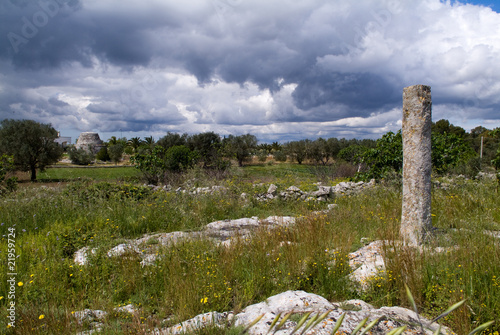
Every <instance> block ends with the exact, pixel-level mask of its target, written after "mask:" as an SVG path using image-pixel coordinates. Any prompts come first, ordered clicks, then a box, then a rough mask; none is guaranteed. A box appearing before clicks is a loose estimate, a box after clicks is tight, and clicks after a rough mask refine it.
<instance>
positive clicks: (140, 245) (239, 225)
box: [73, 216, 296, 266]
mask: <svg viewBox="0 0 500 335" xmlns="http://www.w3.org/2000/svg"><path fill="white" fill-rule="evenodd" d="M295 222H296V219H295V217H292V216H269V217H267V218H265V219H262V220H259V218H257V217H252V218H241V219H234V220H220V221H214V222H211V223H209V224H208V225H206V226H205V227H204V228H203V230H201V231H194V232H181V231H176V232H171V233H157V234H147V235H144V236H143V237H141V238H138V239H135V240H129V241H126V242H125V243H121V244H118V245H117V246H115V247H113V248H111V249H110V250H109V251H108V252H107V255H108V257H121V256H124V255H126V254H127V253H135V254H138V255H139V256H140V257H141V258H142V262H141V264H142V265H143V266H146V265H152V264H153V263H154V261H155V260H156V259H157V257H158V256H157V252H156V251H157V249H158V247H159V246H163V247H169V246H172V245H175V244H176V243H180V242H183V241H188V240H194V239H200V238H208V239H210V240H212V241H214V242H215V243H220V244H222V245H225V246H228V245H230V244H231V239H233V238H236V237H239V238H250V236H251V234H252V233H253V232H254V231H255V230H256V229H259V228H265V229H273V228H277V227H284V226H288V225H291V224H294V223H295ZM96 251H97V249H96V248H93V249H89V247H84V248H81V249H79V250H77V251H76V252H75V254H74V256H73V261H74V262H75V263H76V264H78V265H86V264H87V263H88V256H89V252H90V253H92V254H94V253H96Z"/></svg>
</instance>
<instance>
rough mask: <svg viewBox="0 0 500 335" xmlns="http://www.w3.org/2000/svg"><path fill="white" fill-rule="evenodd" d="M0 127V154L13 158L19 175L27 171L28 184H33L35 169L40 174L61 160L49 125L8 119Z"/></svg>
mask: <svg viewBox="0 0 500 335" xmlns="http://www.w3.org/2000/svg"><path fill="white" fill-rule="evenodd" d="M0 125H1V128H0V152H1V153H6V154H8V155H12V156H13V157H14V164H15V166H16V167H17V168H18V169H20V170H21V171H30V172H31V181H35V180H36V169H40V170H41V171H43V170H44V169H45V167H46V166H47V165H49V164H53V163H56V162H57V161H58V160H59V158H61V156H62V153H63V149H62V148H61V147H60V146H59V145H58V144H57V143H56V142H54V139H56V138H57V131H56V130H55V129H54V128H53V127H52V126H51V125H50V124H43V123H38V122H36V121H33V120H11V119H9V120H3V121H2V122H1V124H0Z"/></svg>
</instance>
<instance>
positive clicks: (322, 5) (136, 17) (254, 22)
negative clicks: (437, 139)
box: [0, 0, 500, 137]
mask: <svg viewBox="0 0 500 335" xmlns="http://www.w3.org/2000/svg"><path fill="white" fill-rule="evenodd" d="M498 29H500V18H499V15H498V14H497V13H494V12H492V11H491V10H489V9H487V8H484V7H475V6H464V5H461V4H459V3H454V4H450V3H445V2H440V1H439V0H426V1H421V2H414V1H395V0H381V1H370V0H360V1H358V2H356V3H352V2H346V1H340V0H338V1H326V0H306V1H300V2H298V1H292V0H280V1H267V0H266V1H264V0H256V1H252V2H250V1H242V0H190V1H184V2H180V1H159V0H158V1H157V0H148V1H142V2H138V1H115V0H105V1H100V0H8V1H7V0H6V1H1V2H0V37H2V38H1V39H0V73H1V74H2V77H0V78H1V80H0V113H1V114H0V115H1V116H2V117H3V116H4V115H10V114H12V113H17V114H16V115H22V116H24V117H25V116H29V115H32V117H33V118H37V119H40V120H49V121H51V122H53V123H59V124H60V125H63V126H67V125H69V124H71V123H72V122H73V123H75V124H74V125H73V128H75V129H82V130H86V129H83V128H89V129H106V131H113V130H116V129H129V130H130V131H145V130H151V129H163V130H172V129H185V130H186V131H192V132H195V131H200V130H201V131H207V130H215V131H218V128H219V126H221V127H223V128H224V131H226V132H228V131H230V130H231V131H235V132H238V131H239V132H242V133H246V131H242V129H244V127H250V128H248V129H250V130H252V129H253V130H254V131H255V132H256V133H260V134H262V136H264V134H270V133H275V134H285V133H287V131H290V132H291V133H293V134H295V133H296V134H300V133H301V132H302V133H304V134H309V135H312V136H326V135H324V133H322V131H323V130H321V127H315V126H314V125H313V124H310V123H305V122H316V123H322V122H337V121H339V122H340V123H339V124H332V125H331V126H330V128H328V129H329V130H328V129H327V130H325V131H327V132H328V131H329V132H330V133H329V134H331V135H332V136H333V135H334V134H333V133H332V132H339V133H341V132H344V133H349V132H354V133H355V134H359V135H360V136H368V135H367V134H372V135H373V134H378V133H380V132H384V131H387V130H389V129H391V130H395V128H397V127H399V124H398V123H397V121H398V120H399V119H400V116H399V114H398V113H397V112H395V111H396V109H397V108H400V104H401V92H402V89H403V87H404V86H409V85H412V84H417V83H422V84H429V85H431V86H432V88H433V99H434V101H433V102H434V105H435V106H436V107H437V108H436V110H437V115H440V116H443V117H449V115H460V118H461V119H464V120H465V119H468V118H473V117H471V116H470V115H472V114H473V115H474V117H476V118H486V119H491V120H498V113H497V112H496V111H497V110H498V107H499V106H500V101H499V98H498V97H499V96H500V87H498V85H497V83H498V82H499V81H500V77H499V73H500V68H499V66H498V65H496V64H497V63H498V62H496V60H497V59H498V57H499V55H500V38H499V37H498V36H497V35H495V33H494V32H496V31H498ZM487 73H492V74H491V75H489V76H487V75H486V74H487ZM485 78H486V79H487V80H485ZM457 110H458V111H459V112H456V111H457ZM453 111H455V114H453ZM64 113H66V114H67V115H63V114H64ZM469 114H470V115H469ZM51 116H54V118H51ZM344 119H345V120H344ZM366 120H369V122H368V121H366ZM301 122H303V125H304V126H303V127H300V126H299V127H297V128H296V126H295V123H297V124H298V123H301ZM76 123H78V124H76ZM278 124H283V125H286V127H285V126H283V127H281V128H280V127H278V126H277V125H278ZM231 126H235V127H237V128H233V127H231ZM238 127H239V128H238ZM304 127H307V129H304ZM342 127H344V128H345V127H348V128H349V129H350V130H345V131H341V129H342ZM367 128H368V130H366V129H367ZM371 128H373V129H371ZM375 128H376V129H375ZM245 129H246V128H245ZM287 129H289V130H287ZM221 130H222V129H221ZM266 136H267V135H266ZM270 136H271V135H269V136H268V137H270ZM283 136H285V135H283ZM293 136H295V135H293ZM304 136H307V135H304Z"/></svg>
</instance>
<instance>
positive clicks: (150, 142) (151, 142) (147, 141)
mask: <svg viewBox="0 0 500 335" xmlns="http://www.w3.org/2000/svg"><path fill="white" fill-rule="evenodd" d="M144 144H145V145H147V146H149V147H153V146H154V145H155V144H156V141H155V139H154V138H153V136H148V137H144Z"/></svg>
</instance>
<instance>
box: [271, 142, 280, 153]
mask: <svg viewBox="0 0 500 335" xmlns="http://www.w3.org/2000/svg"><path fill="white" fill-rule="evenodd" d="M280 150H283V146H282V145H281V144H279V143H278V142H273V143H272V144H271V152H272V151H280Z"/></svg>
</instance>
